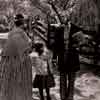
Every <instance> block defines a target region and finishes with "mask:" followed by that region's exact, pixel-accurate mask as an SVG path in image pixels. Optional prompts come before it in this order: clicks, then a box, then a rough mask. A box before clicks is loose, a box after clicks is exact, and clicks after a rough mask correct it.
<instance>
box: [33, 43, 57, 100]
mask: <svg viewBox="0 0 100 100" xmlns="http://www.w3.org/2000/svg"><path fill="white" fill-rule="evenodd" d="M35 51H36V52H37V56H33V60H34V61H33V63H34V65H33V66H34V67H35V69H36V76H35V79H34V82H33V87H34V88H38V89H39V92H40V98H41V99H40V100H44V96H43V89H46V93H47V100H51V97H50V88H51V87H54V85H55V83H54V79H53V76H51V77H50V72H51V70H50V68H51V67H50V68H49V67H48V65H51V62H50V59H51V57H50V56H51V55H50V52H49V51H48V50H47V48H44V46H43V44H42V43H36V44H35Z"/></svg>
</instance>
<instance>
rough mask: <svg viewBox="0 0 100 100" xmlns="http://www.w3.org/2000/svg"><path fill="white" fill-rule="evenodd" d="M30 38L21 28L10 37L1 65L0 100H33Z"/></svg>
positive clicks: (4, 49) (11, 33)
mask: <svg viewBox="0 0 100 100" xmlns="http://www.w3.org/2000/svg"><path fill="white" fill-rule="evenodd" d="M28 48H29V43H28V37H27V36H26V35H25V33H24V31H23V30H22V29H20V28H14V29H13V30H12V31H11V32H10V33H9V36H8V40H7V43H6V44H5V46H4V48H3V52H2V57H1V63H0V100H32V72H31V71H32V64H31V60H30V57H29V56H28V54H26V53H25V51H26V50H27V49H28Z"/></svg>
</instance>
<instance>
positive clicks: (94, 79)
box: [33, 72, 100, 100]
mask: <svg viewBox="0 0 100 100" xmlns="http://www.w3.org/2000/svg"><path fill="white" fill-rule="evenodd" d="M55 82H56V87H55V88H52V89H51V97H52V100H60V95H59V75H55ZM44 95H45V92H44ZM33 100H40V99H39V93H38V89H34V88H33ZM74 100H100V77H99V76H96V75H94V74H93V73H92V72H86V73H83V74H81V75H79V76H77V77H76V81H75V93H74Z"/></svg>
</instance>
